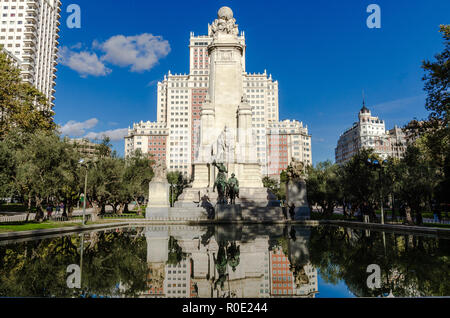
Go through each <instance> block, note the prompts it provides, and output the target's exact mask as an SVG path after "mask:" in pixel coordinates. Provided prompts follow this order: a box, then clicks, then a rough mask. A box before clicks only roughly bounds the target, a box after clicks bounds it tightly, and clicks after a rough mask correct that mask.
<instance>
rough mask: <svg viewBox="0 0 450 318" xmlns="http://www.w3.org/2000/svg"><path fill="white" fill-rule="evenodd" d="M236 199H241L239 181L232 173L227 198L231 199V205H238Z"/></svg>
mask: <svg viewBox="0 0 450 318" xmlns="http://www.w3.org/2000/svg"><path fill="white" fill-rule="evenodd" d="M236 197H237V198H239V181H238V179H236V175H235V174H234V173H232V174H231V178H230V179H229V180H228V183H227V198H228V199H230V204H236Z"/></svg>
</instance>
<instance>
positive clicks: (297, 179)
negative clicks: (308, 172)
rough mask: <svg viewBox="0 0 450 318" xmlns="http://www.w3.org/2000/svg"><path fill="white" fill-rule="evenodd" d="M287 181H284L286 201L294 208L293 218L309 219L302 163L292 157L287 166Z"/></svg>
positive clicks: (309, 212)
mask: <svg viewBox="0 0 450 318" xmlns="http://www.w3.org/2000/svg"><path fill="white" fill-rule="evenodd" d="M286 172H287V177H288V182H287V183H286V199H287V200H286V201H287V204H288V206H289V208H293V209H294V220H306V219H310V217H311V211H310V210H309V205H308V199H307V195H306V182H305V179H304V174H305V172H304V164H303V163H302V162H300V161H297V160H296V159H295V158H292V162H291V164H290V165H289V166H288V168H287V171H286Z"/></svg>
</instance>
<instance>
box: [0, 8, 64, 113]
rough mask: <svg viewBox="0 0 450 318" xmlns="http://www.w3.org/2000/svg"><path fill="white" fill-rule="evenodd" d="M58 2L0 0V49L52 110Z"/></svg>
mask: <svg viewBox="0 0 450 318" xmlns="http://www.w3.org/2000/svg"><path fill="white" fill-rule="evenodd" d="M60 6H61V1H59V0H0V9H1V10H0V12H1V15H0V46H3V47H4V49H5V50H6V51H8V52H9V53H10V54H12V55H14V56H15V57H16V58H17V59H18V61H19V63H18V65H19V66H20V67H21V69H22V78H23V80H24V81H26V82H28V83H30V84H32V85H34V86H35V87H36V88H37V89H38V90H39V91H41V92H42V93H43V94H44V95H45V96H46V97H47V99H48V101H49V103H50V105H51V106H52V107H53V106H54V99H55V97H54V94H55V85H56V82H55V79H56V65H57V52H58V47H57V46H58V44H59V42H58V38H59V35H58V32H59V25H60V22H59V19H60V18H61V15H60V12H61V8H60Z"/></svg>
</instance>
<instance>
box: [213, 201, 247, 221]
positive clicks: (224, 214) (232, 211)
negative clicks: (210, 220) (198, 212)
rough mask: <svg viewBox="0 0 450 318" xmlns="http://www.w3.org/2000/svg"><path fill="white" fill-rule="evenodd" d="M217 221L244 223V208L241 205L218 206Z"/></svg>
mask: <svg viewBox="0 0 450 318" xmlns="http://www.w3.org/2000/svg"><path fill="white" fill-rule="evenodd" d="M216 220H217V221H222V220H227V221H230V220H232V221H242V208H241V205H240V204H233V205H228V204H217V205H216Z"/></svg>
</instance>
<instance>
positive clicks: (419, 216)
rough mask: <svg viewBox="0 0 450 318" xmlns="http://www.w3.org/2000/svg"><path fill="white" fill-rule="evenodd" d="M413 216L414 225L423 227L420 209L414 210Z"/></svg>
mask: <svg viewBox="0 0 450 318" xmlns="http://www.w3.org/2000/svg"><path fill="white" fill-rule="evenodd" d="M415 215H416V224H417V225H423V218H422V212H421V211H420V208H419V209H417V210H416V213H415Z"/></svg>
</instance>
